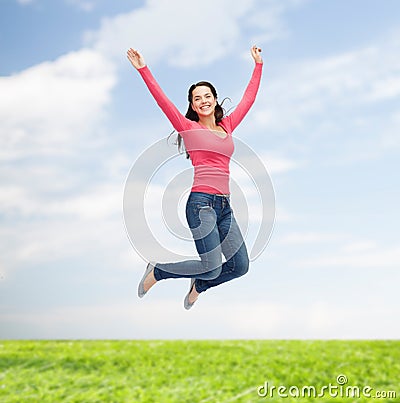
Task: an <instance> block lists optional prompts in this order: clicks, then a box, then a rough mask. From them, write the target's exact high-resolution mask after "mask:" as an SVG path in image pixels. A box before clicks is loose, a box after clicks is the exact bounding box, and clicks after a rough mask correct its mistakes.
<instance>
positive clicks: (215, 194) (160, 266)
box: [127, 46, 263, 309]
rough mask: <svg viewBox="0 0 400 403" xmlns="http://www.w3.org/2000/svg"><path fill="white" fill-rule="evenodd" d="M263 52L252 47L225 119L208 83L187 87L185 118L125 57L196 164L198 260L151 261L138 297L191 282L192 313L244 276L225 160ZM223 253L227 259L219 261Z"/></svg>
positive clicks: (140, 61) (139, 65) (191, 209)
mask: <svg viewBox="0 0 400 403" xmlns="http://www.w3.org/2000/svg"><path fill="white" fill-rule="evenodd" d="M260 52H261V49H259V48H258V47H256V46H253V47H252V48H251V55H252V57H253V59H254V62H255V66H254V70H253V74H252V76H251V79H250V82H249V84H248V86H247V88H246V90H245V93H244V95H243V97H242V99H241V101H240V103H239V104H238V105H237V107H236V108H235V110H234V111H233V112H232V113H231V114H230V115H229V116H224V111H223V109H222V107H221V105H220V104H219V103H218V100H217V92H216V90H215V88H214V87H213V85H212V84H210V83H208V82H206V81H201V82H199V83H197V84H193V85H192V86H191V87H190V89H189V94H188V101H189V106H188V110H187V113H186V116H183V115H182V114H181V113H180V112H179V111H178V109H177V108H176V107H175V105H174V104H173V103H172V102H171V101H170V100H169V99H168V98H167V97H166V95H165V94H164V92H163V91H162V89H161V88H160V86H159V85H158V83H157V82H156V80H155V79H154V77H153V75H152V74H151V72H150V70H149V68H148V67H147V66H146V63H145V60H144V58H143V56H142V55H141V54H140V53H139V52H138V51H137V50H135V49H132V48H131V49H129V50H128V52H127V56H128V59H129V61H130V62H131V63H132V65H133V67H135V68H136V69H137V71H138V72H139V73H140V75H141V77H142V78H143V80H144V82H145V84H146V85H147V87H148V89H149V91H150V93H151V94H152V95H153V97H154V99H155V100H156V102H157V104H158V105H159V107H160V108H161V109H162V111H163V112H164V113H165V115H166V116H167V118H168V119H169V121H170V122H171V123H172V126H173V127H174V128H175V130H176V131H177V132H178V133H179V136H181V138H183V141H184V143H185V147H186V150H187V153H188V154H189V156H190V159H191V162H192V164H193V166H194V180H193V185H192V188H191V192H190V195H189V197H188V200H187V204H186V218H187V222H188V225H189V228H190V230H191V232H192V235H193V239H194V241H195V245H196V249H197V252H198V254H199V257H200V260H186V261H183V262H177V263H153V262H150V263H149V264H148V265H147V267H146V270H145V273H144V275H143V278H142V280H141V281H140V283H139V287H138V296H139V297H140V298H142V297H143V296H144V295H145V294H146V293H147V291H149V289H150V288H151V287H152V286H153V285H154V284H155V283H156V282H157V281H160V280H163V279H167V278H182V277H186V278H191V283H190V288H189V292H188V294H187V295H186V297H185V299H184V307H185V309H190V308H191V307H192V306H193V304H194V303H195V301H196V300H197V298H198V296H199V294H200V293H202V292H204V291H206V290H207V289H208V288H210V287H215V286H217V285H219V284H222V283H225V282H227V281H229V280H232V279H234V278H237V277H240V276H242V275H244V274H245V273H247V271H248V268H249V258H248V254H247V249H246V245H245V243H244V241H243V237H242V234H241V232H240V229H239V227H238V225H237V223H236V220H235V217H234V215H233V211H232V209H231V206H230V192H229V161H230V158H231V156H232V153H233V150H234V146H233V140H232V132H233V131H234V130H235V128H236V127H237V126H238V125H239V123H240V122H241V121H242V119H243V118H244V117H245V115H246V114H247V112H248V111H249V109H250V107H251V106H252V105H253V103H254V101H255V98H256V94H257V91H258V88H259V85H260V80H261V73H262V66H263V61H262V58H261V55H260ZM222 255H224V256H225V259H226V261H225V262H222Z"/></svg>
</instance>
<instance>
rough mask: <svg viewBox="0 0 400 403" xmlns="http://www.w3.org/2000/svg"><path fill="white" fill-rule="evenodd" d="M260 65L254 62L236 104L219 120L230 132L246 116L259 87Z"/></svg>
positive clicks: (261, 65)
mask: <svg viewBox="0 0 400 403" xmlns="http://www.w3.org/2000/svg"><path fill="white" fill-rule="evenodd" d="M262 67H263V64H262V63H256V65H255V66H254V70H253V74H252V76H251V79H250V82H249V84H248V85H247V88H246V90H245V92H244V94H243V97H242V99H241V100H240V102H239V104H238V106H237V107H236V109H235V110H234V111H233V112H232V113H231V114H230V115H229V116H227V117H226V118H224V119H223V120H222V122H221V123H222V124H223V125H224V126H225V127H227V128H228V130H229V131H230V132H231V133H232V132H233V131H234V130H235V129H236V127H237V126H238V125H239V123H240V122H241V121H242V120H243V118H244V117H245V116H246V114H247V112H248V111H249V109H250V108H251V106H252V105H253V103H254V101H255V99H256V95H257V92H258V88H259V87H260V81H261V73H262Z"/></svg>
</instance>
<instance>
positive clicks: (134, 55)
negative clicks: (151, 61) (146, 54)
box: [127, 48, 146, 69]
mask: <svg viewBox="0 0 400 403" xmlns="http://www.w3.org/2000/svg"><path fill="white" fill-rule="evenodd" d="M127 56H128V59H129V61H130V62H131V63H132V66H133V67H134V68H135V69H140V68H142V67H144V66H146V62H145V61H144V58H143V56H142V55H141V54H140V53H139V52H138V51H137V50H135V49H132V48H130V49H129V50H128V52H127Z"/></svg>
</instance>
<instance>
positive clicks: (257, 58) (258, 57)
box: [251, 45, 263, 63]
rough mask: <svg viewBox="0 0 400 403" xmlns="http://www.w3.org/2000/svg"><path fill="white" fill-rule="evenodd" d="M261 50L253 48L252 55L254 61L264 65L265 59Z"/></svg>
mask: <svg viewBox="0 0 400 403" xmlns="http://www.w3.org/2000/svg"><path fill="white" fill-rule="evenodd" d="M260 53H261V49H260V48H259V47H257V46H256V45H254V46H252V48H251V55H252V56H253V59H254V61H255V62H256V63H262V62H263V59H262V57H261V55H260Z"/></svg>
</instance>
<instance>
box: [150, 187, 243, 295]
mask: <svg viewBox="0 0 400 403" xmlns="http://www.w3.org/2000/svg"><path fill="white" fill-rule="evenodd" d="M186 219H187V222H188V224H189V228H190V230H191V232H192V235H193V239H194V241H195V244H196V249H197V252H198V254H199V257H200V260H186V261H183V262H177V263H157V264H156V265H155V268H154V277H155V278H156V280H157V281H159V280H163V279H167V278H185V277H186V278H195V279H196V281H195V285H196V290H197V291H198V292H203V291H206V290H207V289H208V288H210V287H215V286H217V285H219V284H222V283H225V282H226V281H230V280H232V279H234V278H237V277H240V276H243V275H244V274H246V273H247V271H248V269H249V257H248V254H247V249H246V245H245V243H244V240H243V237H242V234H241V232H240V229H239V226H238V224H237V222H236V220H235V217H234V215H233V211H232V209H231V206H230V201H229V196H220V195H213V194H208V193H202V192H191V193H190V195H189V198H188V200H187V203H186ZM222 254H223V255H224V256H225V259H226V261H225V262H224V263H222Z"/></svg>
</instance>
